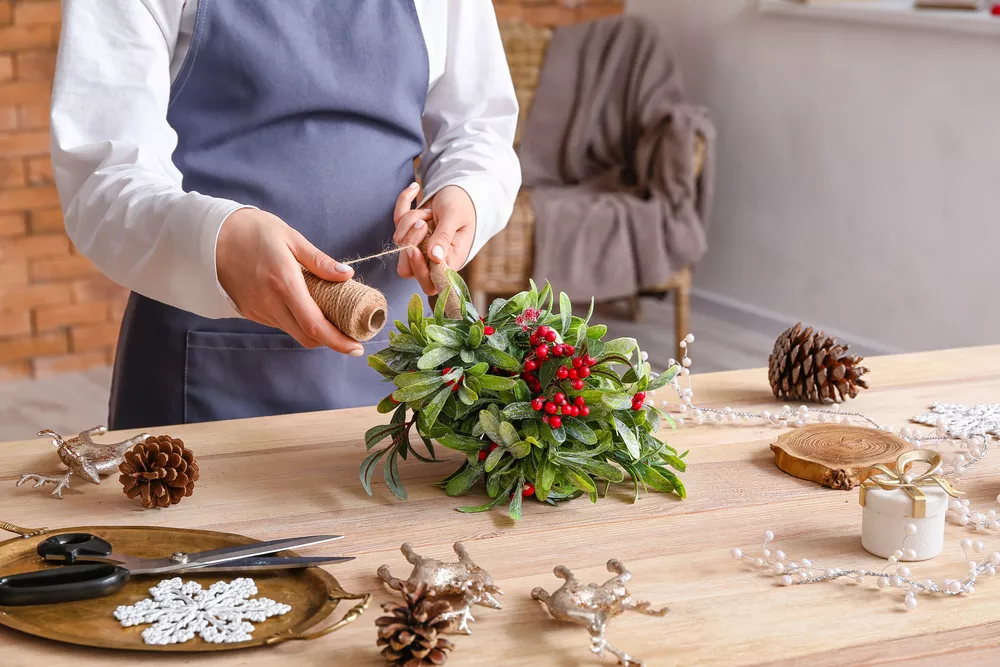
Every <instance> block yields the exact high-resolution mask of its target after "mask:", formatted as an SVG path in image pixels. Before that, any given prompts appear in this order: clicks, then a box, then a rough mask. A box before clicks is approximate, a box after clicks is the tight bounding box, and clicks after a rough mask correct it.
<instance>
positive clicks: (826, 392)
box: [768, 322, 868, 403]
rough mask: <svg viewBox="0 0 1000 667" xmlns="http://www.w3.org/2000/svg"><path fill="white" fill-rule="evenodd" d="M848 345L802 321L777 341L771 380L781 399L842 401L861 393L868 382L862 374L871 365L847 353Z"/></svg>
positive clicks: (769, 374) (820, 401) (772, 387)
mask: <svg viewBox="0 0 1000 667" xmlns="http://www.w3.org/2000/svg"><path fill="white" fill-rule="evenodd" d="M847 348H848V346H847V345H840V344H839V343H838V342H837V339H836V338H831V337H828V336H825V335H824V334H823V332H822V331H820V332H818V333H813V330H812V328H811V327H807V328H805V329H803V328H802V323H801V322H799V323H798V324H796V325H795V326H794V327H792V328H791V329H788V330H786V331H785V332H784V333H782V334H781V335H780V336H778V340H777V341H775V343H774V351H772V352H771V357H770V359H768V367H769V368H768V380H770V382H771V389H772V390H773V391H774V395H775V396H776V397H778V398H781V399H790V400H801V401H813V402H815V403H829V402H833V403H840V402H841V401H845V400H847V398H848V397H850V398H854V397H855V396H857V395H858V391H859V389H858V388H859V387H860V388H861V389H867V388H868V384H867V383H866V382H865V380H864V379H863V378H862V377H861V376H862V375H864V374H865V373H867V372H868V369H867V368H865V367H864V366H861V365H859V364H860V363H861V361H862V359H863V358H862V357H859V356H857V355H848V354H847Z"/></svg>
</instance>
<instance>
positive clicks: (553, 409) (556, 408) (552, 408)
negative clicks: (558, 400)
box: [545, 403, 559, 415]
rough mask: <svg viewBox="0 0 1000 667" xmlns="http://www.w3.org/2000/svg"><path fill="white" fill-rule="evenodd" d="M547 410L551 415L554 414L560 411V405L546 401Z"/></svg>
mask: <svg viewBox="0 0 1000 667" xmlns="http://www.w3.org/2000/svg"><path fill="white" fill-rule="evenodd" d="M545 411H546V412H547V413H549V414H550V415H554V414H555V413H556V412H558V411H559V406H558V405H556V404H555V403H546V404H545Z"/></svg>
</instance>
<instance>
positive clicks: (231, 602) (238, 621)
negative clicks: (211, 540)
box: [114, 577, 291, 646]
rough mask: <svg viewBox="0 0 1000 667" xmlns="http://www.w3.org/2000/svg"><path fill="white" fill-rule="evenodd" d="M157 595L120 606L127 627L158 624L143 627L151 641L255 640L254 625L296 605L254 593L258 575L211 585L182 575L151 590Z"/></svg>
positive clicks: (117, 611) (144, 636)
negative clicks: (253, 637)
mask: <svg viewBox="0 0 1000 667" xmlns="http://www.w3.org/2000/svg"><path fill="white" fill-rule="evenodd" d="M149 594H150V595H151V596H152V597H151V598H146V599H145V600H140V601H139V602H136V603H135V604H133V605H130V606H125V605H122V606H120V607H118V608H117V609H115V612H114V616H115V618H116V619H118V620H119V621H121V624H122V627H126V628H128V627H131V626H134V625H142V624H145V623H152V624H153V625H152V626H151V627H149V628H146V629H145V630H143V631H142V639H143V641H144V642H146V643H147V644H156V645H160V646H162V645H166V644H180V643H183V642H186V641H188V640H189V639H192V638H194V636H195V635H196V634H197V635H200V636H201V638H202V639H204V640H205V641H206V642H209V643H212V644H233V643H237V642H245V641H250V639H251V636H250V633H251V632H253V630H254V626H253V625H251V624H250V623H248V621H254V622H255V623H260V622H262V621H265V620H267V619H268V618H270V617H271V616H281V615H282V614H287V613H288V612H289V611H290V610H291V607H289V606H288V605H287V604H281V603H279V602H275V601H274V600H270V599H268V598H254V599H252V600H251V599H250V598H251V597H252V596H254V595H256V594H257V584H256V583H254V580H253V579H247V578H240V579H233V580H232V581H231V582H229V583H227V582H224V581H219V582H216V583H214V584H212V585H211V586H209V587H208V590H205V589H204V588H202V587H201V584H199V583H197V582H194V581H188V582H184V581H181V579H180V578H179V577H175V578H173V579H167V580H164V581H161V582H160V583H159V584H157V585H156V586H154V587H153V588H150V589H149Z"/></svg>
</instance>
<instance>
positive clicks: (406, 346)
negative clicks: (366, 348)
mask: <svg viewBox="0 0 1000 667" xmlns="http://www.w3.org/2000/svg"><path fill="white" fill-rule="evenodd" d="M389 347H390V348H392V349H393V350H396V351H397V352H407V353H409V354H421V353H423V351H424V346H423V345H421V344H420V343H418V342H417V339H416V338H414V337H413V336H411V335H410V334H408V333H407V334H397V333H395V332H392V331H390V332H389Z"/></svg>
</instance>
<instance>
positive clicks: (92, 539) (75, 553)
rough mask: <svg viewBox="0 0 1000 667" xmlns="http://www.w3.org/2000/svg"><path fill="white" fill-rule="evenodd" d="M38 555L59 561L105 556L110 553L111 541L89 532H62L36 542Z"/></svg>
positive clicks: (72, 561) (68, 562)
mask: <svg viewBox="0 0 1000 667" xmlns="http://www.w3.org/2000/svg"><path fill="white" fill-rule="evenodd" d="M37 550H38V555H39V556H41V557H42V558H44V559H45V560H51V561H57V562H60V563H66V564H70V563H75V562H76V561H77V559H80V560H86V559H87V556H91V557H94V556H97V557H100V558H107V557H108V556H110V555H111V543H110V542H108V541H107V540H102V539H101V538H100V537H97V536H95V535H91V534H90V533H63V534H61V535H53V536H52V537H49V538H46V539H44V540H42V541H41V542H39V543H38V549H37Z"/></svg>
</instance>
